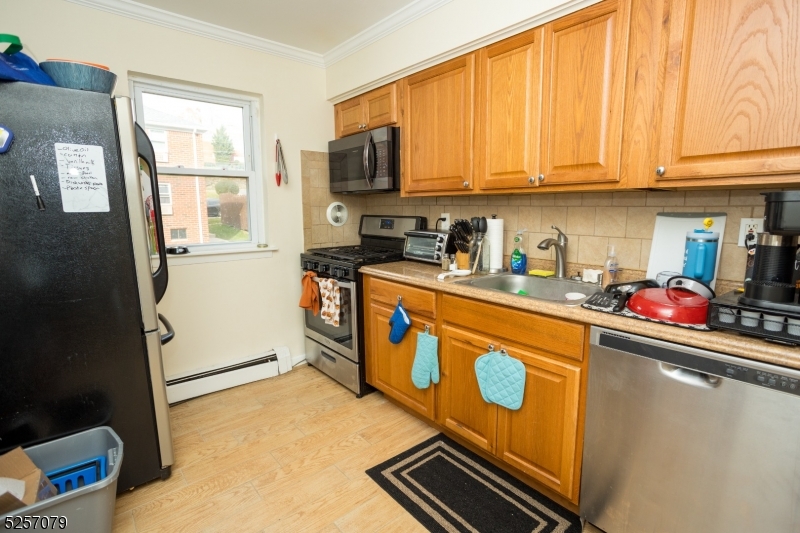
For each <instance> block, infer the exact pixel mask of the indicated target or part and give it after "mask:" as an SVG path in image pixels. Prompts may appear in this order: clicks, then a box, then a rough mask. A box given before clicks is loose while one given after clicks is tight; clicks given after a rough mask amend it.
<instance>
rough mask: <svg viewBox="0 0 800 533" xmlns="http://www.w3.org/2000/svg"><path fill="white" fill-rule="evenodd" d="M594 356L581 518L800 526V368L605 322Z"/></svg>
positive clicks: (677, 528)
mask: <svg viewBox="0 0 800 533" xmlns="http://www.w3.org/2000/svg"><path fill="white" fill-rule="evenodd" d="M590 354H591V355H590V360H589V388H588V396H587V405H586V433H585V442H584V453H583V475H582V478H581V499H580V515H581V517H582V518H584V519H586V520H587V521H589V522H590V523H592V524H594V525H596V526H597V527H599V528H601V529H603V530H604V531H606V532H607V533H634V532H635V533H691V532H698V533H699V532H702V533H714V532H725V533H739V532H741V533H757V532H765V533H766V532H769V533H784V532H785V533H789V532H798V531H800V396H799V395H800V372H798V371H795V370H791V369H787V368H784V367H779V366H774V365H769V364H763V363H758V362H755V361H751V360H748V359H742V358H738V357H732V356H728V355H723V354H719V353H715V352H709V351H704V350H698V349H695V348H690V347H688V346H682V345H679V344H673V343H669V342H662V341H658V340H655V339H650V338H647V337H639V336H636V335H630V334H627V333H621V332H617V331H613V330H609V329H604V328H598V327H592V330H591V352H590Z"/></svg>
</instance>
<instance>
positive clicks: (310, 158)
mask: <svg viewBox="0 0 800 533" xmlns="http://www.w3.org/2000/svg"><path fill="white" fill-rule="evenodd" d="M300 172H301V174H302V176H301V177H302V184H303V249H304V250H307V249H309V248H323V247H326V246H335V245H344V244H358V243H359V242H360V239H359V237H358V223H359V221H360V220H361V215H363V214H364V213H365V212H366V196H356V195H344V194H331V192H330V184H329V181H330V180H329V173H328V154H327V152H310V151H305V150H304V151H301V152H300ZM332 202H342V203H343V204H344V205H345V206H346V207H347V211H348V217H347V222H346V223H345V224H344V225H343V226H339V227H336V226H333V225H331V224H330V223H329V222H328V218H327V215H326V212H327V210H328V206H329V205H330V204H331V203H332Z"/></svg>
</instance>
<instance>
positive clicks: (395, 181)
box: [328, 126, 400, 193]
mask: <svg viewBox="0 0 800 533" xmlns="http://www.w3.org/2000/svg"><path fill="white" fill-rule="evenodd" d="M328 161H329V165H330V176H331V178H330V179H331V192H336V193H376V192H390V191H398V190H400V128H396V127H393V126H385V127H383V128H375V129H374V130H368V131H364V132H362V133H357V134H355V135H350V136H348V137H342V138H341V139H336V140H335V141H330V142H329V143H328Z"/></svg>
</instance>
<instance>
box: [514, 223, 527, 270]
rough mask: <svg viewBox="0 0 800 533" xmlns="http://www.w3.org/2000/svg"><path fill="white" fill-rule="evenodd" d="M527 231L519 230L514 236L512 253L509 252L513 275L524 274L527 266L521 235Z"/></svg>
mask: <svg viewBox="0 0 800 533" xmlns="http://www.w3.org/2000/svg"><path fill="white" fill-rule="evenodd" d="M526 231H527V230H524V229H521V230H518V231H517V234H516V236H514V251H513V252H511V272H512V273H513V274H524V273H525V269H526V268H527V266H528V256H527V255H526V254H525V249H524V248H523V247H522V235H523V234H524V233H525V232H526Z"/></svg>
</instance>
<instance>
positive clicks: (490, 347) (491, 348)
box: [489, 344, 494, 352]
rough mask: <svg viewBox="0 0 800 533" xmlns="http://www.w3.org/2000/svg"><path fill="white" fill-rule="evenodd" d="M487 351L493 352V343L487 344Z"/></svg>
mask: <svg viewBox="0 0 800 533" xmlns="http://www.w3.org/2000/svg"><path fill="white" fill-rule="evenodd" d="M489 351H490V352H493V351H494V344H490V345H489Z"/></svg>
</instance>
